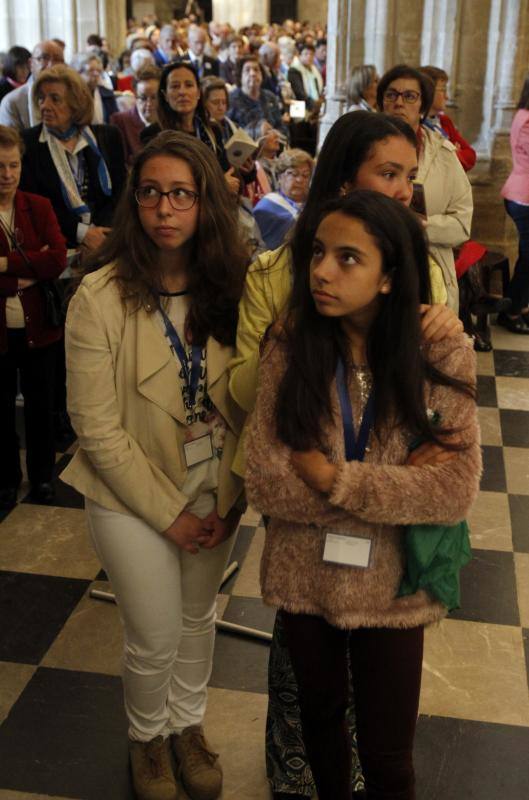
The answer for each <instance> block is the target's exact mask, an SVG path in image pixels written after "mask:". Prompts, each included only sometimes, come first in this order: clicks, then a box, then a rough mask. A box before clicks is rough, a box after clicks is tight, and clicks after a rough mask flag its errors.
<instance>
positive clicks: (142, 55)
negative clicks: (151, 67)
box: [130, 47, 154, 72]
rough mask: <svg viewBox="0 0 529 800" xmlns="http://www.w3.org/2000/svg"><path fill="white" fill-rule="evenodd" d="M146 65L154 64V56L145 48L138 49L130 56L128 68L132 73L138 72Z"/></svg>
mask: <svg viewBox="0 0 529 800" xmlns="http://www.w3.org/2000/svg"><path fill="white" fill-rule="evenodd" d="M147 64H154V56H153V54H152V52H151V51H150V50H147V48H146V47H138V49H137V50H133V51H132V53H131V54H130V66H131V69H132V70H133V71H134V72H139V71H140V69H142V68H143V67H146V66H147Z"/></svg>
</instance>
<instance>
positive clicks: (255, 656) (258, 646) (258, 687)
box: [209, 596, 275, 694]
mask: <svg viewBox="0 0 529 800" xmlns="http://www.w3.org/2000/svg"><path fill="white" fill-rule="evenodd" d="M274 617H275V611H274V610H273V609H270V608H266V607H265V606H263V604H262V602H261V600H259V599H258V598H253V597H252V598H249V597H233V596H232V597H230V600H229V602H228V605H227V607H226V610H225V612H224V615H223V619H225V620H227V621H228V622H236V623H237V624H239V625H245V626H246V627H248V628H257V629H259V630H265V631H267V632H268V633H271V632H272V628H273V624H274ZM268 653H269V642H266V641H262V640H258V639H253V638H251V637H249V636H241V635H239V634H235V633H227V632H225V631H217V638H216V641H215V655H214V658H213V672H212V675H211V679H210V682H209V685H210V686H213V687H215V688H217V689H234V690H235V691H239V692H260V693H262V694H265V693H266V692H267V691H268V689H267V687H268Z"/></svg>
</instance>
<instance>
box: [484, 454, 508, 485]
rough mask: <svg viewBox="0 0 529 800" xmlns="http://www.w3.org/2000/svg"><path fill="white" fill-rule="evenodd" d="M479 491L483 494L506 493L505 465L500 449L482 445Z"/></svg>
mask: <svg viewBox="0 0 529 800" xmlns="http://www.w3.org/2000/svg"><path fill="white" fill-rule="evenodd" d="M482 450H483V475H482V476H481V489H482V491H484V492H506V491H507V481H506V478H505V464H504V461H503V450H502V448H501V447H495V446H493V445H484V446H483V447H482Z"/></svg>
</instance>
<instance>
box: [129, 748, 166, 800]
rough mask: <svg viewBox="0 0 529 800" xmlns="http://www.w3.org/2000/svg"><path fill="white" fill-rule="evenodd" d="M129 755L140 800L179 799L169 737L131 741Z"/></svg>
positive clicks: (137, 795) (133, 779) (135, 787)
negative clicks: (147, 740) (146, 740)
mask: <svg viewBox="0 0 529 800" xmlns="http://www.w3.org/2000/svg"><path fill="white" fill-rule="evenodd" d="M129 755H130V766H131V769H132V781H133V783H134V790H135V792H136V797H137V798H138V800H178V789H177V787H176V780H175V776H174V774H173V768H172V766H171V753H170V751H169V742H168V740H167V739H164V738H163V737H162V736H157V737H156V738H155V739H152V740H151V741H150V742H131V741H129Z"/></svg>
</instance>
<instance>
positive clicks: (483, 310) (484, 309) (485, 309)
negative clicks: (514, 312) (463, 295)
mask: <svg viewBox="0 0 529 800" xmlns="http://www.w3.org/2000/svg"><path fill="white" fill-rule="evenodd" d="M511 306H512V300H511V298H510V297H482V298H480V300H478V302H477V303H472V304H471V306H470V313H471V314H474V315H475V316H479V315H480V314H505V312H506V311H509V309H510V307H511Z"/></svg>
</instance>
